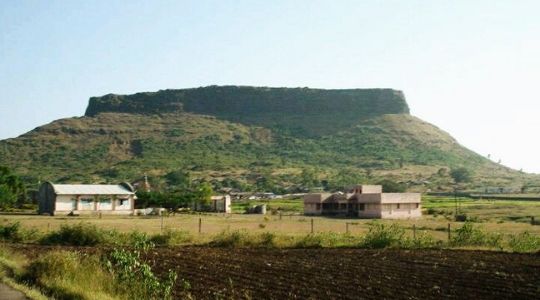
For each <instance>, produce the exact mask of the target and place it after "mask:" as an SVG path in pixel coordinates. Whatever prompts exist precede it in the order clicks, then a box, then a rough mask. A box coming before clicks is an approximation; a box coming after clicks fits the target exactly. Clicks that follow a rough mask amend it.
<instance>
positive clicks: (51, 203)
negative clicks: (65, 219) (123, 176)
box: [38, 182, 137, 215]
mask: <svg viewBox="0 0 540 300" xmlns="http://www.w3.org/2000/svg"><path fill="white" fill-rule="evenodd" d="M135 199H137V197H136V196H135V191H134V189H133V187H132V186H131V185H130V184H129V183H122V184H118V185H103V184H54V183H51V182H45V183H43V184H42V185H41V186H40V188H39V210H38V212H39V214H50V215H57V214H60V215H70V214H72V215H79V214H92V213H103V214H118V215H120V214H121V215H132V214H133V212H134V209H135Z"/></svg>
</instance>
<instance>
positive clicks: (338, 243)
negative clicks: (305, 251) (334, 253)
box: [294, 232, 357, 248]
mask: <svg viewBox="0 0 540 300" xmlns="http://www.w3.org/2000/svg"><path fill="white" fill-rule="evenodd" d="M355 243H357V239H356V238H355V237H354V236H352V235H349V234H342V233H335V232H321V233H312V234H308V235H305V236H303V237H301V238H300V239H298V240H297V241H296V242H295V243H294V247H296V248H323V247H329V248H334V247H350V246H353V245H354V244H355Z"/></svg>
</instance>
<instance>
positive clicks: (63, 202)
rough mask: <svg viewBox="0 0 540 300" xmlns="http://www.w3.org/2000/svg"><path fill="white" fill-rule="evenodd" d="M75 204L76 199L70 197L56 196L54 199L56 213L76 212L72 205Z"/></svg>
mask: <svg viewBox="0 0 540 300" xmlns="http://www.w3.org/2000/svg"><path fill="white" fill-rule="evenodd" d="M75 203H76V198H75V197H72V196H65V195H62V196H57V197H56V210H58V211H73V210H76V208H75V207H74V204H75Z"/></svg>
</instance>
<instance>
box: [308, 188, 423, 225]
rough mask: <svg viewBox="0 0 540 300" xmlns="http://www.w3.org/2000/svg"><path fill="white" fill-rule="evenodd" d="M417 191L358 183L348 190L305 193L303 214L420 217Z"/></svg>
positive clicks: (374, 217) (419, 200)
mask: <svg viewBox="0 0 540 300" xmlns="http://www.w3.org/2000/svg"><path fill="white" fill-rule="evenodd" d="M421 208H422V204H421V196H420V194H419V193H383V192H382V186H380V185H357V186H355V187H353V188H352V189H351V192H350V193H334V194H330V193H316V194H307V195H305V196H304V214H306V215H341V216H351V217H359V218H373V219H408V218H419V217H421V216H422V211H421Z"/></svg>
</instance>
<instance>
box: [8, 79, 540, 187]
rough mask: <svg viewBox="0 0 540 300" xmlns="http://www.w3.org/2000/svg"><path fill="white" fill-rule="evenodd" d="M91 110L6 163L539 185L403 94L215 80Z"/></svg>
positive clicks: (40, 134) (39, 172)
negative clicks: (414, 111) (458, 136)
mask: <svg viewBox="0 0 540 300" xmlns="http://www.w3.org/2000/svg"><path fill="white" fill-rule="evenodd" d="M86 115H87V116H84V117H78V118H69V119H62V120H57V121H54V122H52V123H50V124H47V125H45V126H41V127H38V128H36V129H34V130H32V131H31V132H28V133H26V134H24V135H22V136H20V137H18V138H15V139H8V140H4V141H0V164H3V165H7V166H9V167H11V168H12V169H14V170H15V171H16V172H17V173H19V174H21V175H24V178H25V179H26V181H27V182H28V183H37V182H38V181H39V180H41V181H43V180H52V181H56V182H118V181H120V180H129V181H133V180H136V179H139V178H141V177H142V176H143V174H145V173H146V174H148V175H149V177H150V178H151V180H152V181H153V182H152V184H153V185H154V186H160V185H163V184H164V180H163V177H164V175H166V174H167V173H169V172H173V171H178V170H183V171H187V172H190V173H191V174H192V176H193V177H194V178H196V179H198V180H206V181H209V182H211V183H213V185H214V187H215V188H219V187H233V188H238V189H240V190H260V191H276V192H285V191H300V190H302V189H306V188H311V187H317V186H322V187H324V188H326V189H339V188H341V187H343V186H345V185H348V184H352V183H357V182H377V181H378V180H381V179H382V178H390V179H392V180H396V181H402V182H405V183H407V184H408V186H409V189H410V190H426V189H432V190H450V189H451V188H452V187H451V186H452V179H451V177H450V176H449V171H450V170H451V169H452V168H457V167H467V168H468V169H470V170H472V171H473V178H474V180H473V183H472V184H471V187H472V186H485V185H506V186H508V185H513V186H521V185H522V184H524V183H527V182H535V181H536V182H537V181H538V177H536V176H533V175H528V174H522V173H520V172H517V171H514V170H511V169H508V168H506V167H504V166H501V165H497V164H495V163H493V162H491V161H490V160H488V159H486V158H483V157H481V156H479V155H477V154H475V153H474V152H472V151H470V150H468V149H466V148H464V147H462V146H460V145H459V144H458V143H457V141H456V140H454V139H453V138H452V137H451V136H450V135H448V134H447V133H445V132H443V131H441V130H439V129H438V128H437V127H435V126H433V125H431V124H428V123H426V122H423V121H422V120H420V119H418V118H416V117H413V116H411V115H409V114H408V106H407V104H406V102H405V99H404V97H403V95H402V93H401V92H398V91H393V90H311V89H281V88H280V89H274V88H250V87H209V88H199V89H189V90H166V91H160V92H156V93H141V94H135V95H131V96H117V95H107V96H104V97H101V98H92V99H91V100H90V104H89V107H88V109H87V112H86Z"/></svg>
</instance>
